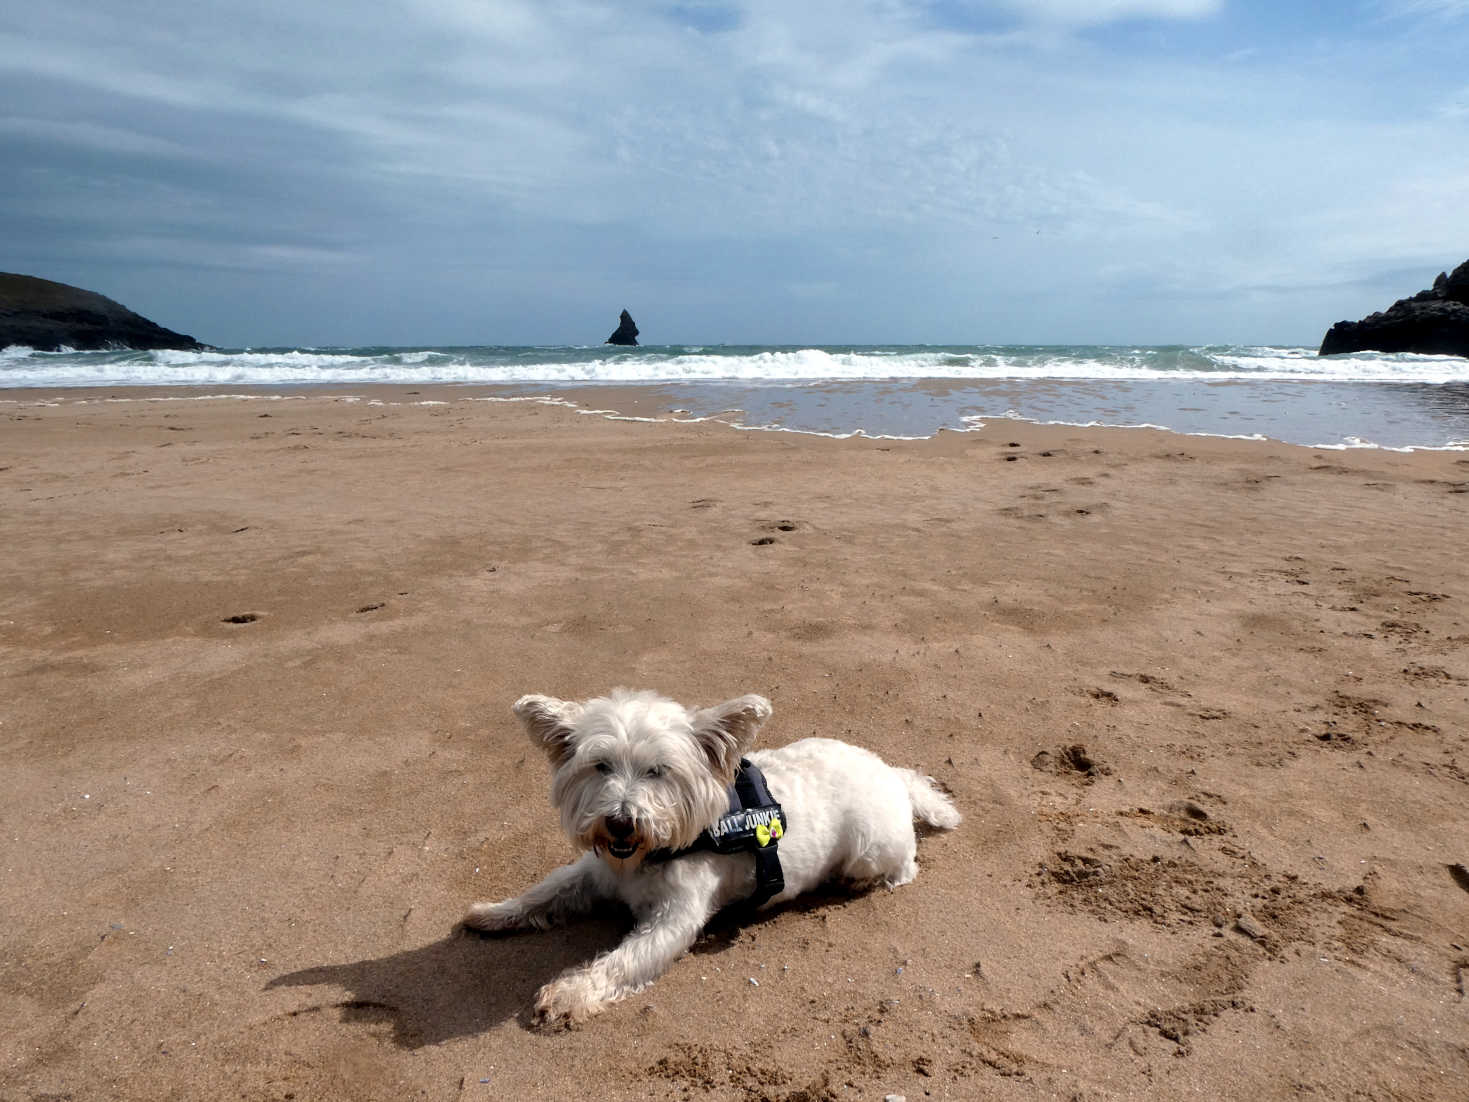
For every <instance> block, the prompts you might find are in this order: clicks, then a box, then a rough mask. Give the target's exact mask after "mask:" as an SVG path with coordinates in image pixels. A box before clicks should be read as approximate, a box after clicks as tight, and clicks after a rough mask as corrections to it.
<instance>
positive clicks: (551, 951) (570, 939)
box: [265, 915, 631, 1049]
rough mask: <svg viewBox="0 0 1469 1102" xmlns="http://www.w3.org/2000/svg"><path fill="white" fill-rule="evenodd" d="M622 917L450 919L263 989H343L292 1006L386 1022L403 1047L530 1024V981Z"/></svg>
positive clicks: (581, 953)
mask: <svg viewBox="0 0 1469 1102" xmlns="http://www.w3.org/2000/svg"><path fill="white" fill-rule="evenodd" d="M630 924H631V919H630V917H629V918H627V919H624V920H622V921H619V916H615V915H613V916H609V917H607V918H596V919H587V920H584V921H579V922H577V923H575V924H574V925H572V926H569V927H559V928H557V929H554V930H548V931H544V932H536V931H525V932H523V933H515V934H508V935H496V936H493V937H491V936H486V935H483V934H478V933H475V932H473V931H469V930H465V929H464V928H463V927H455V928H454V930H453V932H451V933H450V934H449V935H448V936H447V937H444V938H442V939H440V940H439V941H435V942H432V943H430V944H428V945H423V946H420V947H419V948H417V949H405V950H404V951H403V952H401V953H393V954H392V955H390V956H385V957H377V958H374V959H370V960H359V961H353V962H351V963H347V964H322V965H317V966H315V967H313V968H303V969H301V970H299V971H296V972H288V973H286V974H285V975H281V976H277V977H275V978H274V979H273V980H271V981H270V982H269V983H267V984H266V985H265V986H266V989H267V990H269V989H271V988H277V987H309V986H318V985H320V986H329V987H335V988H338V989H340V990H342V991H345V992H346V996H345V997H344V998H331V999H327V1000H324V1001H323V1002H321V1003H317V1004H315V1005H312V1006H307V1007H303V1008H301V1009H299V1010H296V1011H292V1012H291V1014H292V1016H299V1015H301V1014H306V1013H312V1012H320V1011H330V1010H337V1011H339V1012H340V1014H341V1020H342V1021H344V1022H365V1023H371V1024H381V1025H389V1026H391V1027H392V1031H393V1032H392V1039H393V1041H394V1043H395V1044H398V1045H400V1046H401V1047H403V1048H411V1049H416V1048H423V1047H424V1046H426V1045H436V1044H439V1043H441V1042H443V1041H449V1040H453V1039H455V1038H457V1037H466V1036H473V1035H475V1034H479V1033H483V1032H484V1031H486V1030H487V1029H490V1028H492V1027H494V1026H496V1025H499V1024H501V1023H502V1022H505V1021H508V1020H510V1019H512V1018H514V1019H517V1020H518V1021H519V1022H520V1023H521V1025H522V1026H525V1027H529V1026H531V1024H532V1017H531V1015H532V1011H531V1004H532V1002H533V1001H534V999H535V995H536V992H537V991H538V990H539V989H540V987H541V986H542V985H543V984H545V983H547V982H549V981H550V980H551V979H553V978H555V977H556V976H557V975H559V974H560V973H561V972H563V971H565V970H566V969H568V968H570V967H572V966H573V965H577V964H581V963H583V962H585V961H589V960H591V959H592V958H593V957H595V956H596V955H597V954H598V953H600V952H603V951H604V950H607V949H610V948H612V947H613V946H614V945H616V944H617V943H618V942H619V941H620V940H621V939H622V937H623V935H624V934H625V933H626V932H627V930H628V927H629V926H630Z"/></svg>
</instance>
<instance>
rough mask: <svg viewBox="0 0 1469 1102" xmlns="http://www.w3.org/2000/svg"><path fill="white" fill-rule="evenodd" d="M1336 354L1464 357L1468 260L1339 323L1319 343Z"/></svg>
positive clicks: (1468, 343) (1468, 348) (1467, 348)
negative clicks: (1370, 311)
mask: <svg viewBox="0 0 1469 1102" xmlns="http://www.w3.org/2000/svg"><path fill="white" fill-rule="evenodd" d="M1337 352H1423V353H1428V354H1431V355H1440V356H1469V260H1466V261H1464V263H1462V264H1460V265H1459V266H1458V267H1457V268H1455V269H1454V270H1453V271H1452V272H1440V273H1439V275H1438V278H1437V279H1435V280H1434V281H1433V286H1432V287H1430V288H1429V289H1428V290H1426V291H1419V292H1418V293H1417V294H1416V295H1413V296H1411V297H1409V298H1400V299H1398V301H1397V302H1395V303H1393V304H1392V305H1391V306H1389V307H1388V308H1387V309H1386V310H1379V311H1378V312H1377V313H1375V314H1369V315H1368V316H1367V317H1365V318H1363V319H1362V320H1361V321H1339V322H1337V323H1336V324H1335V325H1333V326H1332V327H1331V328H1330V329H1329V330H1328V331H1327V333H1326V338H1325V339H1324V340H1323V341H1322V342H1321V355H1323V356H1330V355H1332V354H1334V353H1337Z"/></svg>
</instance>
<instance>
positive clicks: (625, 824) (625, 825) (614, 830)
mask: <svg viewBox="0 0 1469 1102" xmlns="http://www.w3.org/2000/svg"><path fill="white" fill-rule="evenodd" d="M632 826H633V824H632V820H631V819H624V818H623V817H622V816H620V815H612V816H609V817H608V819H607V833H608V834H610V835H612V837H614V838H628V837H630V836H631V835H632Z"/></svg>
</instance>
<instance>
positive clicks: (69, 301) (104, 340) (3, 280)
mask: <svg viewBox="0 0 1469 1102" xmlns="http://www.w3.org/2000/svg"><path fill="white" fill-rule="evenodd" d="M13 344H19V345H25V346H26V347H29V348H34V349H37V350H38V351H42V352H55V351H57V350H59V349H62V348H74V349H76V350H78V351H90V350H93V349H99V348H142V349H147V348H181V349H186V350H188V351H195V352H197V351H199V350H201V349H203V348H205V347H206V346H205V345H202V344H200V343H199V342H198V341H196V340H195V339H194V338H193V337H190V336H186V335H185V334H183V333H175V332H174V331H173V330H172V329H165V328H163V326H161V325H155V324H154V323H153V322H151V321H149V320H148V319H147V318H145V317H142V316H141V315H139V314H135V313H133V312H132V311H131V310H129V309H128V308H127V307H126V306H123V305H122V304H121V303H118V302H113V301H112V300H111V299H110V298H106V297H104V296H103V295H99V294H97V292H95V291H84V290H83V289H82V288H80V287H72V286H71V285H69V284H66V283H53V282H52V281H51V280H49V279H38V278H36V277H35V276H28V275H16V274H14V273H12V272H0V348H6V347H9V346H10V345H13Z"/></svg>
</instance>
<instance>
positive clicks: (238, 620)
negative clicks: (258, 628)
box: [220, 612, 265, 624]
mask: <svg viewBox="0 0 1469 1102" xmlns="http://www.w3.org/2000/svg"><path fill="white" fill-rule="evenodd" d="M264 615H265V613H263V612H237V613H235V614H234V615H233V616H226V617H224V618H223V619H222V620H220V623H222V624H253V623H255V621H256V620H259V619H260V618H261V617H262V616H264Z"/></svg>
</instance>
